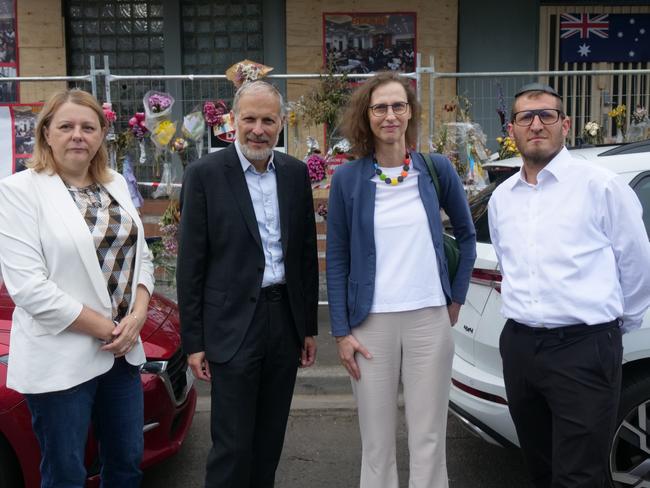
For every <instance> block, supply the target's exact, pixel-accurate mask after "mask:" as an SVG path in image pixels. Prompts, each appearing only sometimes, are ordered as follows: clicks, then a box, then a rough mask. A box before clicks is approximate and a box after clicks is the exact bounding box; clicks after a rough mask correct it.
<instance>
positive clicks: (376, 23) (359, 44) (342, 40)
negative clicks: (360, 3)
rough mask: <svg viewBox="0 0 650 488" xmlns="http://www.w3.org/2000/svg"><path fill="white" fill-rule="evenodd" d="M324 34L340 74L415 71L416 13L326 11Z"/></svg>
mask: <svg viewBox="0 0 650 488" xmlns="http://www.w3.org/2000/svg"><path fill="white" fill-rule="evenodd" d="M323 36H324V37H325V39H324V41H323V58H324V61H325V63H327V61H328V60H330V62H332V63H333V64H334V66H335V71H336V72H337V73H372V72H376V71H384V70H393V71H400V72H402V73H411V72H413V71H415V62H416V59H415V53H416V52H417V50H416V49H417V48H416V42H415V40H416V14H415V13H412V12H411V13H409V12H402V13H342V12H336V13H324V14H323Z"/></svg>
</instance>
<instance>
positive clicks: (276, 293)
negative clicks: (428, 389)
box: [177, 81, 318, 488]
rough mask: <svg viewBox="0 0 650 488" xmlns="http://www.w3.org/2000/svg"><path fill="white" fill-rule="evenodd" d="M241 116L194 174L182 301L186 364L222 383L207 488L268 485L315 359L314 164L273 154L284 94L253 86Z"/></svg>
mask: <svg viewBox="0 0 650 488" xmlns="http://www.w3.org/2000/svg"><path fill="white" fill-rule="evenodd" d="M233 112H234V117H235V126H236V132H237V134H236V141H235V143H234V144H232V145H231V146H229V147H228V148H226V149H223V150H222V151H219V152H217V153H212V154H209V155H207V156H205V157H204V158H202V159H201V160H199V161H197V162H195V163H193V164H191V165H190V166H189V167H188V168H187V169H186V171H185V179H184V182H183V191H182V195H181V202H182V206H181V225H180V247H179V252H178V266H177V289H178V305H179V311H180V318H181V328H182V331H181V332H182V340H183V349H184V350H185V352H186V353H188V354H189V357H188V363H189V365H190V367H191V369H192V372H193V373H194V376H196V377H197V378H198V379H201V380H206V381H211V384H212V395H211V400H212V413H211V434H212V448H211V450H210V453H209V455H208V460H207V472H206V482H205V486H206V487H210V488H212V487H214V488H224V487H228V488H265V487H272V486H273V485H274V480H275V470H276V468H277V465H278V462H279V459H280V453H281V451H282V445H283V442H284V433H285V429H286V424H287V418H288V415H289V408H290V405H291V397H292V395H293V388H294V383H295V379H296V371H297V367H298V365H299V364H300V365H301V366H303V367H307V366H311V365H312V364H313V363H314V360H315V356H316V343H315V341H314V338H313V336H315V335H316V333H317V323H316V315H317V309H316V307H317V303H318V263H317V252H316V230H315V223H314V209H313V201H312V194H311V185H310V181H309V176H308V173H307V168H306V166H305V164H304V163H303V162H301V161H299V160H297V159H295V158H292V157H290V156H287V155H284V154H282V153H279V152H274V151H273V147H274V146H275V145H276V143H277V141H278V137H279V134H280V131H281V130H282V126H283V121H284V116H285V112H284V105H283V101H282V95H281V94H280V93H279V92H278V91H277V89H276V88H275V87H273V86H272V85H270V84H268V83H266V82H263V81H256V82H252V83H247V84H245V85H244V86H243V87H242V88H240V89H239V90H238V92H237V94H236V95H235V99H234V102H233Z"/></svg>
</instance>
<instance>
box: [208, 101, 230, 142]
mask: <svg viewBox="0 0 650 488" xmlns="http://www.w3.org/2000/svg"><path fill="white" fill-rule="evenodd" d="M203 117H205V122H206V123H207V124H208V125H209V126H210V127H211V128H212V133H213V134H214V135H215V136H218V135H219V134H225V133H226V132H233V131H234V130H235V127H234V125H233V121H232V117H231V116H230V109H229V108H228V105H227V104H226V102H224V101H223V100H217V101H216V102H205V104H204V105H203Z"/></svg>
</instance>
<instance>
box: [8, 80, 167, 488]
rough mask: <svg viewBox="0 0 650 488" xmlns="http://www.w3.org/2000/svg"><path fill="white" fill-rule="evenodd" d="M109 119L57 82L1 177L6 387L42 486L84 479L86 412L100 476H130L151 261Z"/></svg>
mask: <svg viewBox="0 0 650 488" xmlns="http://www.w3.org/2000/svg"><path fill="white" fill-rule="evenodd" d="M107 125H108V124H107V121H106V118H105V117H104V114H103V112H102V108H101V106H100V105H99V103H98V102H97V100H96V99H95V98H94V97H93V96H92V95H90V94H88V93H86V92H83V91H81V90H68V91H63V92H59V93H56V94H55V95H54V96H52V97H51V98H50V100H49V101H48V102H47V103H46V104H45V106H44V107H43V110H42V112H41V114H40V117H39V120H38V123H37V126H36V144H35V149H34V157H33V158H32V161H31V162H30V164H29V165H28V167H29V169H27V170H25V171H22V172H20V173H17V174H15V175H12V176H10V177H8V178H5V179H4V180H2V181H0V265H1V268H2V276H3V278H4V281H5V285H6V287H7V290H8V292H9V294H10V295H11V297H12V299H13V300H14V302H15V304H16V308H15V311H14V315H13V326H12V330H11V348H10V352H9V365H8V367H9V369H8V373H7V386H9V387H10V388H13V389H14V390H17V391H19V392H21V393H23V394H24V395H25V397H26V399H27V404H28V406H29V409H30V412H31V414H32V424H33V426H34V432H35V434H36V437H37V438H38V441H39V444H40V447H41V455H42V462H41V478H42V485H41V486H42V487H49V486H66V487H68V486H69V487H73V486H74V487H77V486H78V487H80V488H81V487H83V486H84V485H85V479H86V471H85V467H84V449H85V444H86V437H87V434H88V428H89V426H90V422H92V423H93V426H94V429H95V433H96V435H97V437H98V440H99V444H100V460H101V464H102V468H101V477H102V486H104V487H120V488H125V487H137V486H140V479H141V472H140V469H139V465H140V461H141V458H142V451H143V447H144V442H143V435H142V427H143V423H144V422H143V420H144V419H143V399H142V386H141V382H140V375H139V370H138V365H140V364H141V363H143V362H144V360H145V356H144V351H143V348H142V342H141V340H140V330H141V329H142V326H143V324H144V321H145V318H146V313H147V306H148V303H149V298H150V295H151V292H152V290H153V282H154V279H153V265H152V262H151V254H150V252H149V250H148V248H147V245H146V243H145V238H144V233H143V226H142V222H141V220H140V218H139V216H138V212H137V210H136V209H135V207H134V205H133V203H132V201H131V198H130V195H129V190H128V187H127V185H126V181H125V180H124V178H123V177H122V176H121V175H119V174H118V173H116V172H115V171H112V170H110V169H109V168H108V166H107V160H108V158H107V152H106V148H105V146H104V136H105V134H106V129H107Z"/></svg>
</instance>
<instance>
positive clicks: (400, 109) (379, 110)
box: [368, 102, 409, 117]
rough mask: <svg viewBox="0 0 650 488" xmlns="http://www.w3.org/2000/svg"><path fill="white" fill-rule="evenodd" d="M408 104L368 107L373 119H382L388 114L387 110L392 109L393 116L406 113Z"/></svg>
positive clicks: (383, 104)
mask: <svg viewBox="0 0 650 488" xmlns="http://www.w3.org/2000/svg"><path fill="white" fill-rule="evenodd" d="M408 106H409V104H408V102H396V103H393V104H392V105H386V104H385V103H378V104H376V105H370V107H368V108H369V109H370V110H371V111H372V115H374V116H375V117H382V116H384V115H386V114H387V113H388V108H389V107H390V108H391V109H393V113H394V114H395V115H402V114H405V113H406V110H407V109H408Z"/></svg>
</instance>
